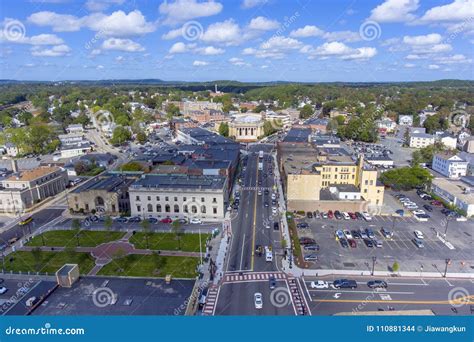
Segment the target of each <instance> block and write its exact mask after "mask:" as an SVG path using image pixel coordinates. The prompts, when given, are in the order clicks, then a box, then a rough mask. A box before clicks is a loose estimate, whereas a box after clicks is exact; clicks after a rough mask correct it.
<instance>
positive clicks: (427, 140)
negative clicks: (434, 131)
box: [409, 133, 434, 148]
mask: <svg viewBox="0 0 474 342" xmlns="http://www.w3.org/2000/svg"><path fill="white" fill-rule="evenodd" d="M433 144H434V136H433V135H431V134H426V133H412V134H411V135H410V141H409V146H410V147H413V148H423V147H427V146H430V145H433Z"/></svg>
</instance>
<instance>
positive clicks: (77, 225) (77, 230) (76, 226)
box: [71, 219, 81, 247]
mask: <svg viewBox="0 0 474 342" xmlns="http://www.w3.org/2000/svg"><path fill="white" fill-rule="evenodd" d="M71 230H72V231H73V235H74V237H75V238H76V243H77V246H78V247H79V246H80V245H81V242H80V237H81V222H80V221H79V220H78V219H72V222H71Z"/></svg>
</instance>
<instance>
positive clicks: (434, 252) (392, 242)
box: [297, 192, 474, 273]
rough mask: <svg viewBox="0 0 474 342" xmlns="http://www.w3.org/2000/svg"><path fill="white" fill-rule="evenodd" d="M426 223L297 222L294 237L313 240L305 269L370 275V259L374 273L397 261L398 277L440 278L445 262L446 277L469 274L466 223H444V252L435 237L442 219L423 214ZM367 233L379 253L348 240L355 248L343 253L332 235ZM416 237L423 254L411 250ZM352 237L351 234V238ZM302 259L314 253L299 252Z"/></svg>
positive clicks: (392, 219)
mask: <svg viewBox="0 0 474 342" xmlns="http://www.w3.org/2000/svg"><path fill="white" fill-rule="evenodd" d="M407 195H408V196H409V197H410V198H411V199H412V200H414V201H416V202H420V205H421V204H422V203H423V200H421V199H420V198H419V197H418V196H417V195H416V193H415V192H408V193H407ZM429 214H430V216H431V218H430V219H428V221H427V222H419V221H418V220H416V219H415V218H414V217H392V216H374V217H372V220H371V221H365V220H361V219H355V220H353V219H349V220H344V219H341V220H337V219H322V218H320V219H315V218H310V219H308V218H304V219H298V220H297V223H301V222H306V223H307V224H308V228H303V229H301V228H300V229H298V231H299V237H300V238H301V237H309V238H312V239H314V240H316V243H317V244H318V245H319V247H320V250H319V252H316V254H317V255H318V260H317V261H314V262H312V263H311V264H310V267H311V268H314V269H352V270H371V269H372V263H373V259H372V257H375V258H376V264H375V270H380V271H387V270H389V267H391V266H392V265H393V263H394V262H395V261H397V262H398V263H399V265H400V271H414V272H420V273H421V272H423V271H424V272H436V271H439V272H441V273H443V272H444V269H445V265H446V262H445V260H446V259H450V260H451V261H450V264H449V265H448V267H449V271H450V272H469V271H472V269H473V268H474V264H473V263H472V247H473V246H472V234H473V232H472V221H470V220H468V221H466V222H458V221H456V220H450V221H449V223H448V231H447V240H448V241H449V242H450V243H451V244H452V246H453V247H454V249H450V248H449V247H448V246H447V245H445V244H444V243H443V242H442V241H441V240H440V239H439V238H438V237H437V233H439V234H440V235H444V232H445V228H446V216H444V215H443V214H442V213H441V211H440V208H434V210H433V211H432V212H430V213H429ZM366 228H369V229H370V230H372V231H373V232H374V235H375V239H376V240H378V241H380V242H381V243H382V246H381V247H376V246H373V247H370V246H369V247H368V246H367V245H366V243H365V242H364V241H363V240H362V239H360V238H355V239H354V238H353V239H352V240H354V241H355V245H356V246H355V247H351V246H347V247H343V246H342V244H341V242H340V241H339V240H337V239H336V236H335V231H336V230H349V232H352V231H358V230H365V229H366ZM382 228H386V229H387V230H389V231H391V232H392V233H393V236H392V237H385V236H384V235H383V234H382V232H381V229H382ZM415 230H418V231H420V232H421V233H422V234H423V235H424V237H423V245H424V247H423V248H419V247H417V246H416V245H415V243H414V241H413V239H414V238H415V234H414V231H415ZM351 235H352V234H351ZM304 252H305V253H304V254H305V255H307V254H314V253H315V252H314V251H304Z"/></svg>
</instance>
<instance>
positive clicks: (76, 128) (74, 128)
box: [66, 124, 84, 134]
mask: <svg viewBox="0 0 474 342" xmlns="http://www.w3.org/2000/svg"><path fill="white" fill-rule="evenodd" d="M66 132H68V133H69V134H84V127H82V124H73V125H69V126H67V127H66Z"/></svg>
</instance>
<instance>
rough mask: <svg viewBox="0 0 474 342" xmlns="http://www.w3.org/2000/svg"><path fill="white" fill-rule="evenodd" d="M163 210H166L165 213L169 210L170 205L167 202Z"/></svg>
mask: <svg viewBox="0 0 474 342" xmlns="http://www.w3.org/2000/svg"><path fill="white" fill-rule="evenodd" d="M165 211H166V212H167V213H169V212H170V211H171V208H170V205H169V204H167V205H165Z"/></svg>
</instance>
